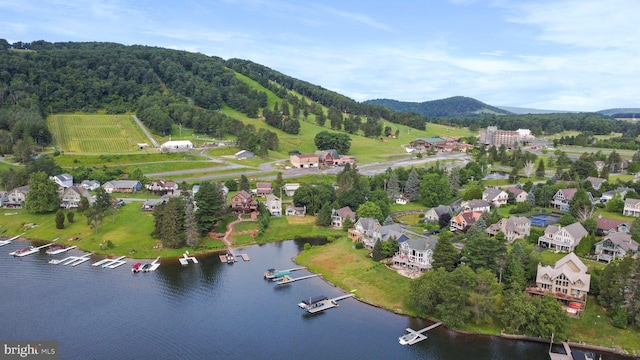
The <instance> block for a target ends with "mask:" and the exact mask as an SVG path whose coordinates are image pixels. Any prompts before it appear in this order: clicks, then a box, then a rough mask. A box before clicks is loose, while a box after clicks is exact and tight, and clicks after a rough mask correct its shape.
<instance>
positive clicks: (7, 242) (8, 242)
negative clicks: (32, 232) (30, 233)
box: [0, 233, 26, 246]
mask: <svg viewBox="0 0 640 360" xmlns="http://www.w3.org/2000/svg"><path fill="white" fill-rule="evenodd" d="M24 234H26V233H22V234H20V235H16V236H14V237H12V238H11V239H7V240H0V246H5V245H9V244H11V242H12V241H13V240H15V239H17V238H19V237H20V236H22V235H24Z"/></svg>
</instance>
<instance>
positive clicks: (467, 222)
mask: <svg viewBox="0 0 640 360" xmlns="http://www.w3.org/2000/svg"><path fill="white" fill-rule="evenodd" d="M480 216H482V212H481V211H463V212H461V213H460V214H458V215H456V216H454V217H452V218H451V222H450V225H449V229H450V230H451V231H453V232H456V231H460V232H465V231H467V229H468V228H469V227H470V226H471V225H473V224H475V223H476V221H477V220H478V219H479V218H480Z"/></svg>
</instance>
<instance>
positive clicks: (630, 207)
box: [622, 199, 640, 217]
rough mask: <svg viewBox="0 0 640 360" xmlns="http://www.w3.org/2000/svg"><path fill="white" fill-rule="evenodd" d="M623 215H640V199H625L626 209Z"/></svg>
mask: <svg viewBox="0 0 640 360" xmlns="http://www.w3.org/2000/svg"><path fill="white" fill-rule="evenodd" d="M622 215H625V216H634V217H638V216H640V199H624V209H623V210H622Z"/></svg>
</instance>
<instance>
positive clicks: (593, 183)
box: [587, 176, 607, 190]
mask: <svg viewBox="0 0 640 360" xmlns="http://www.w3.org/2000/svg"><path fill="white" fill-rule="evenodd" d="M587 181H588V182H590V183H591V186H593V189H594V190H600V187H601V186H602V184H603V183H604V182H605V181H607V179H601V178H597V177H593V176H589V177H587Z"/></svg>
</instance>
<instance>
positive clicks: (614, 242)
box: [595, 232, 638, 263]
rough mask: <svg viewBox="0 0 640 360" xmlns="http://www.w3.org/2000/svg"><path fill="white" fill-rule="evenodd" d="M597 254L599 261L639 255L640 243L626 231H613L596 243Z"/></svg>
mask: <svg viewBox="0 0 640 360" xmlns="http://www.w3.org/2000/svg"><path fill="white" fill-rule="evenodd" d="M595 247H596V251H595V255H596V258H597V259H598V261H606V262H608V263H609V262H611V261H612V260H615V259H622V258H623V257H625V256H627V255H630V256H633V257H636V256H637V255H638V243H637V242H636V241H635V240H633V239H632V238H631V234H629V233H624V232H616V233H611V234H609V235H607V236H605V237H604V239H602V241H599V242H597V243H596V244H595Z"/></svg>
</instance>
